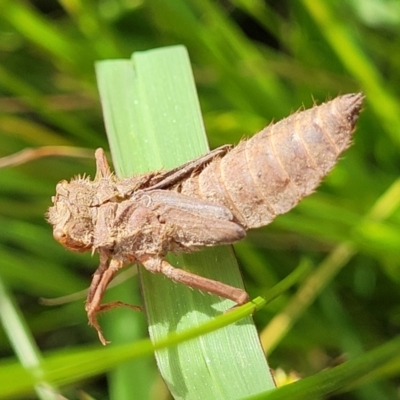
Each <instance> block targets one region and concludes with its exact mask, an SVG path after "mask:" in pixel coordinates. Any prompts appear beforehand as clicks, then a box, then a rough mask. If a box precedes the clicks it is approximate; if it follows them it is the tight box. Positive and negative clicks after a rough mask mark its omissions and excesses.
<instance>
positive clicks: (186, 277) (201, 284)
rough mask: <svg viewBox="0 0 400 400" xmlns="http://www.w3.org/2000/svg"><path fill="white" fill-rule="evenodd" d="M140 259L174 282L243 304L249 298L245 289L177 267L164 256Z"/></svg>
mask: <svg viewBox="0 0 400 400" xmlns="http://www.w3.org/2000/svg"><path fill="white" fill-rule="evenodd" d="M139 261H140V262H141V263H142V265H143V266H144V267H145V268H146V269H147V270H148V271H150V272H153V273H161V274H163V275H165V276H166V277H167V278H169V279H171V280H173V281H174V282H178V283H182V284H184V285H186V286H189V287H191V288H194V289H198V290H201V291H204V292H208V293H211V294H214V295H217V296H220V297H222V298H225V299H229V300H232V301H234V302H235V303H236V304H237V305H242V304H244V303H246V302H247V301H248V300H249V295H248V294H247V293H246V292H245V291H244V290H243V289H239V288H236V287H234V286H230V285H227V284H225V283H222V282H219V281H215V280H213V279H208V278H205V277H204V276H200V275H196V274H193V273H191V272H189V271H185V270H183V269H180V268H175V267H173V266H172V265H171V264H170V263H169V262H168V261H166V260H164V259H162V258H159V257H154V256H144V257H142V259H140V260H139Z"/></svg>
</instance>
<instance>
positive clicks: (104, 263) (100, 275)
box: [85, 252, 141, 345]
mask: <svg viewBox="0 0 400 400" xmlns="http://www.w3.org/2000/svg"><path fill="white" fill-rule="evenodd" d="M123 266H124V265H123V263H122V261H120V260H116V259H111V261H110V262H109V263H108V257H107V255H105V254H103V253H101V252H100V265H99V267H98V268H97V270H96V272H95V273H94V275H93V279H92V282H91V284H90V288H89V294H88V297H87V300H86V305H85V310H86V313H87V316H88V319H89V324H90V325H92V326H93V327H94V328H95V329H96V331H97V334H98V335H99V339H100V342H101V343H102V344H103V345H106V344H107V343H109V342H108V341H107V340H106V339H105V338H104V336H103V333H102V331H101V328H100V325H99V323H98V321H97V314H99V313H101V312H103V311H107V310H110V309H111V308H115V307H121V306H123V307H129V308H132V309H134V310H139V311H140V310H141V308H140V307H138V306H132V305H130V304H126V303H123V302H121V301H114V302H111V303H107V304H100V303H101V299H102V298H103V295H104V292H105V291H106V289H107V286H108V284H109V283H110V281H111V280H112V279H113V278H114V276H115V274H116V273H117V271H118V270H119V269H121V268H122V267H123Z"/></svg>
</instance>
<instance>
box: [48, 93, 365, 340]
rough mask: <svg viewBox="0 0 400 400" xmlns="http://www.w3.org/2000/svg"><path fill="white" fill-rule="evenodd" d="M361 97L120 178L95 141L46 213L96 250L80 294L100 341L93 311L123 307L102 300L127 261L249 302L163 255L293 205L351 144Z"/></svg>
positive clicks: (69, 237)
mask: <svg viewBox="0 0 400 400" xmlns="http://www.w3.org/2000/svg"><path fill="white" fill-rule="evenodd" d="M362 101H363V95H362V94H348V95H344V96H340V97H337V98H336V99H334V100H332V101H329V102H327V103H325V104H322V105H320V106H315V107H313V108H311V109H309V110H306V111H302V112H299V113H295V114H293V115H291V116H290V117H288V118H286V119H283V120H282V121H280V122H278V123H276V124H274V125H271V126H269V127H267V128H265V129H263V130H262V131H261V132H259V133H258V134H256V135H255V136H253V137H252V138H251V139H249V140H247V141H243V142H241V143H240V144H239V145H238V146H236V147H234V148H233V149H231V147H230V146H223V147H221V148H219V149H216V150H214V151H212V152H210V153H208V154H206V155H204V156H202V157H199V158H198V159H196V160H193V161H190V162H188V163H186V164H184V165H182V166H180V167H178V168H175V169H173V170H170V171H157V172H149V173H147V174H143V175H137V176H133V177H131V178H126V179H119V178H117V177H116V176H115V175H113V174H112V173H111V171H110V167H109V166H108V163H107V160H106V158H105V155H104V152H103V150H102V149H98V150H97V151H96V153H95V156H96V166H97V172H96V176H95V178H94V180H90V179H89V178H88V177H85V178H81V177H78V178H74V179H72V180H71V181H70V182H67V181H61V182H60V183H58V185H57V187H56V195H55V196H54V197H53V199H52V200H53V206H52V207H50V209H49V211H48V215H47V218H48V221H49V222H50V223H51V224H52V225H53V229H54V230H53V235H54V238H55V239H56V240H57V241H58V242H60V243H61V244H62V245H63V246H64V247H66V248H67V249H69V250H73V251H78V252H85V251H91V252H92V253H93V252H98V253H99V255H100V265H99V267H98V269H97V270H96V272H95V274H94V276H93V280H92V283H91V285H90V288H89V294H88V297H87V301H86V311H87V314H88V318H89V323H90V324H91V325H92V326H94V327H95V328H96V330H97V332H98V334H99V338H100V341H101V342H102V343H103V344H106V343H107V342H106V340H105V339H104V337H103V335H102V332H101V329H100V326H99V324H98V322H97V314H98V313H99V312H101V311H104V310H106V309H110V308H113V307H116V306H119V305H125V306H126V304H123V303H121V302H113V303H108V304H101V299H102V296H103V294H104V291H105V290H106V288H107V285H108V283H109V282H110V281H111V280H112V279H113V277H114V275H115V274H116V272H117V271H118V270H119V269H121V268H122V267H124V266H125V265H127V264H130V263H134V262H136V263H140V264H142V265H143V266H144V267H145V268H146V269H148V270H149V271H151V272H154V273H162V274H164V275H165V276H167V277H168V278H170V279H172V280H173V281H175V282H180V283H183V284H185V285H188V286H190V287H192V288H196V289H200V290H203V291H206V292H209V293H212V294H216V295H218V296H221V297H224V298H228V299H230V300H233V301H234V302H235V303H237V304H239V305H240V304H244V303H245V302H246V301H248V295H247V293H246V292H245V291H243V290H242V289H238V288H235V287H232V286H229V285H226V284H224V283H221V282H217V281H213V280H210V279H207V278H204V277H202V276H199V275H194V274H192V273H190V272H187V271H185V270H182V269H177V268H175V267H173V266H172V265H170V264H169V263H168V262H167V261H166V260H165V256H166V254H167V253H168V252H169V251H171V252H192V251H195V250H197V249H198V248H201V247H202V246H214V245H220V244H230V243H233V242H236V241H237V240H240V239H242V238H243V237H244V236H245V235H246V230H247V229H251V228H256V227H259V226H263V225H267V224H269V223H270V222H271V221H272V220H273V219H274V218H275V217H276V216H277V215H279V214H283V213H285V212H287V211H289V210H290V209H291V208H293V207H294V206H295V205H296V204H297V203H298V202H299V201H300V200H301V199H302V198H303V197H305V196H307V195H309V194H310V193H312V192H313V190H314V189H315V188H316V187H317V186H318V184H319V183H320V182H321V180H322V179H323V177H324V176H325V175H326V174H327V173H328V172H329V171H330V170H331V169H332V168H333V166H334V165H335V164H336V162H337V160H338V157H339V156H340V154H341V153H342V152H343V151H344V150H345V149H346V148H347V147H349V145H350V142H351V134H352V132H353V131H354V127H355V124H356V121H357V118H358V115H359V113H360V109H361V105H362ZM130 307H133V308H137V307H135V306H130Z"/></svg>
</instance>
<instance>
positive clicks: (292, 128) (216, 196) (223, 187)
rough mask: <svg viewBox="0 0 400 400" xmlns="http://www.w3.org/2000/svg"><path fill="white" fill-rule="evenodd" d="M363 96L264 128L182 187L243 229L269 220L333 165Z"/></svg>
mask: <svg viewBox="0 0 400 400" xmlns="http://www.w3.org/2000/svg"><path fill="white" fill-rule="evenodd" d="M362 101H363V95H362V94H360V93H358V94H348V95H344V96H339V97H337V98H335V99H334V100H332V101H329V102H327V103H324V104H322V105H320V106H315V107H313V108H311V109H309V110H306V111H302V112H298V113H295V114H293V115H291V116H290V117H288V118H285V119H283V120H281V121H279V122H278V123H276V124H274V125H270V126H268V127H266V128H264V129H263V130H262V131H261V132H259V133H257V134H256V135H254V136H253V137H252V138H251V139H249V140H246V141H242V142H241V143H239V145H238V146H236V147H235V148H233V149H232V150H231V151H230V152H229V153H227V154H226V155H225V156H223V157H222V158H217V159H214V160H213V161H212V162H211V163H210V164H209V165H208V166H207V167H206V168H205V169H204V170H202V171H201V172H200V173H199V174H198V175H195V176H192V177H190V178H188V179H186V180H185V181H183V182H182V186H181V192H182V193H184V194H187V195H190V196H194V197H200V198H204V199H208V200H211V201H213V202H215V203H218V204H223V205H225V206H226V207H227V208H229V209H230V210H231V211H232V213H233V215H234V216H235V218H236V219H237V220H238V221H239V222H240V224H241V225H242V226H243V227H245V228H246V229H249V228H257V227H259V226H263V225H267V224H269V223H270V222H271V221H272V220H273V219H274V218H275V217H276V216H277V215H279V214H283V213H285V212H287V211H289V210H290V209H291V208H293V207H294V206H295V205H296V204H297V203H298V202H299V201H300V200H301V199H302V198H303V197H305V196H307V195H309V194H311V193H312V192H313V191H314V189H315V188H316V187H317V186H318V185H319V183H320V182H321V180H322V179H323V177H324V176H325V175H326V174H327V173H328V172H329V171H330V170H331V169H332V168H333V167H334V165H335V164H336V162H337V161H338V157H339V156H340V154H341V153H342V152H343V151H344V150H345V149H346V148H347V147H349V145H350V143H351V133H352V132H353V130H354V127H355V124H356V121H357V117H358V114H359V112H360V108H361V104H362Z"/></svg>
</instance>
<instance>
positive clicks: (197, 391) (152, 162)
mask: <svg viewBox="0 0 400 400" xmlns="http://www.w3.org/2000/svg"><path fill="white" fill-rule="evenodd" d="M96 67H97V74H98V82H99V88H100V93H101V97H102V105H103V112H104V116H105V121H106V126H107V134H108V137H109V142H110V147H111V149H112V154H113V159H114V163H115V168H116V170H117V171H118V174H120V175H124V176H127V175H130V174H133V173H137V172H143V171H146V170H154V169H157V168H161V167H164V168H171V167H173V166H176V165H179V164H181V163H183V162H185V161H187V160H189V159H192V158H194V157H197V156H199V155H200V154H202V153H204V152H206V151H207V150H208V149H207V141H206V137H205V133H204V128H203V123H202V119H201V113H200V109H199V105H198V100H197V95H196V91H195V86H194V83H193V77H192V73H191V68H190V64H189V60H188V56H187V52H186V49H185V48H183V47H182V46H174V47H170V48H164V49H157V50H151V51H147V52H139V53H134V54H133V57H132V62H131V61H121V60H118V61H106V62H100V63H98V64H97V66H96ZM118 89H119V90H118ZM170 261H171V262H173V263H175V264H176V265H177V266H179V267H184V268H187V269H190V270H191V271H192V272H195V273H198V274H201V275H204V276H208V277H211V278H212V279H216V280H220V281H224V282H226V283H229V284H232V285H235V286H242V285H243V284H242V282H241V277H240V272H239V270H238V267H237V263H236V260H235V257H234V256H233V253H232V251H231V250H230V249H228V248H214V249H210V250H207V251H205V252H199V253H196V254H193V255H179V256H175V257H173V258H171V259H170ZM216 266H218V268H216ZM141 280H142V291H143V297H144V303H145V308H146V311H147V318H148V322H149V331H150V336H151V338H152V340H153V341H157V340H160V339H162V338H165V337H166V336H167V335H168V333H170V332H181V331H184V330H185V329H188V328H189V327H193V326H198V325H199V324H201V323H202V322H205V321H207V320H212V319H213V317H214V316H215V315H218V314H220V313H221V311H223V310H226V309H227V308H229V307H230V306H231V305H232V303H231V302H229V301H228V300H222V299H219V298H216V297H215V296H211V295H208V294H202V293H200V292H197V291H193V290H190V289H189V288H187V287H184V286H183V285H177V284H174V283H173V282H171V281H169V280H167V279H166V278H164V277H162V276H157V275H152V274H149V273H147V271H143V269H142V271H141ZM156 358H157V362H158V365H159V369H160V371H161V373H162V375H163V377H164V380H165V381H166V383H167V385H168V386H169V388H170V390H171V392H172V393H173V395H174V396H175V398H182V397H185V398H187V399H189V398H202V399H208V398H212V399H216V398H232V399H234V398H241V397H244V396H249V395H252V394H256V393H259V392H261V391H265V390H270V389H272V388H273V387H274V384H273V380H272V378H271V376H270V374H269V369H268V366H267V363H266V360H265V357H264V354H263V351H262V349H261V346H260V343H259V340H258V336H257V332H256V330H255V327H254V325H253V322H252V320H251V319H250V318H247V319H245V320H243V321H240V322H239V323H236V324H234V325H231V326H229V327H227V328H225V329H223V330H219V331H216V332H213V333H212V334H209V335H206V336H204V337H201V338H199V339H196V340H192V341H190V342H187V343H182V344H180V345H178V346H176V347H173V348H170V349H166V350H162V351H158V352H157V353H156Z"/></svg>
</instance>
